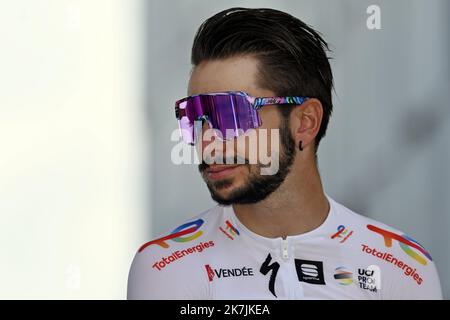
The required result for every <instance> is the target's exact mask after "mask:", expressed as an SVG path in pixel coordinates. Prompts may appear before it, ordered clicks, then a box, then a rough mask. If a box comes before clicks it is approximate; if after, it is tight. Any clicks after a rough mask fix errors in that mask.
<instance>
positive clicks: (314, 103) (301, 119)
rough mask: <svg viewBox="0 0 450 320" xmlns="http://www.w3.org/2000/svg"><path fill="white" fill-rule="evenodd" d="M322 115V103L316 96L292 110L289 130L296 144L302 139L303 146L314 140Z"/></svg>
mask: <svg viewBox="0 0 450 320" xmlns="http://www.w3.org/2000/svg"><path fill="white" fill-rule="evenodd" d="M322 117H323V107H322V103H321V102H320V101H319V100H318V99H316V98H310V99H308V100H306V101H305V102H303V103H302V104H301V105H299V106H298V107H296V108H294V110H292V113H291V130H292V136H293V137H294V140H295V144H296V145H297V146H298V144H299V143H300V141H302V146H303V148H306V147H308V146H309V145H311V144H312V143H313V142H314V138H315V137H316V136H317V133H318V132H319V129H320V124H321V123H322Z"/></svg>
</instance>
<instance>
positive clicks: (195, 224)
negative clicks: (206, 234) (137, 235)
mask: <svg viewBox="0 0 450 320" xmlns="http://www.w3.org/2000/svg"><path fill="white" fill-rule="evenodd" d="M203 223H204V221H203V220H202V219H198V220H195V221H191V222H187V223H185V224H183V225H181V226H179V227H177V228H175V229H174V230H173V231H172V232H171V233H170V234H169V235H167V236H165V237H162V238H159V239H156V240H152V241H150V242H147V243H146V244H144V245H142V247H140V248H139V251H138V252H142V251H143V250H144V249H145V248H147V247H148V246H151V245H152V244H156V245H158V246H160V247H163V248H164V249H167V248H169V244H168V243H167V242H166V241H168V240H172V241H175V242H189V241H192V240H194V239H197V238H198V237H200V236H201V235H202V234H203V231H201V230H198V229H200V227H201V226H202V224H203Z"/></svg>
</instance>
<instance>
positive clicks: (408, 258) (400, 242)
mask: <svg viewBox="0 0 450 320" xmlns="http://www.w3.org/2000/svg"><path fill="white" fill-rule="evenodd" d="M337 207H338V210H339V214H340V216H341V217H342V220H343V221H345V223H346V224H347V225H346V226H345V227H346V228H347V229H348V230H351V231H353V237H354V239H353V245H354V247H353V250H356V251H358V252H359V254H358V256H363V257H365V258H367V261H371V262H372V263H373V265H374V266H375V267H377V268H379V270H380V277H381V283H382V285H383V287H384V289H382V292H384V295H383V296H384V297H385V298H388V299H441V298H442V292H441V286H440V281H439V276H438V273H437V270H436V266H435V264H434V261H433V259H432V257H431V255H430V253H429V252H428V251H427V250H426V249H425V247H424V246H422V245H421V244H420V243H419V242H418V241H416V240H415V239H414V238H413V237H411V236H409V235H407V234H405V232H403V231H401V230H399V229H397V228H394V227H391V226H389V225H387V224H384V223H382V222H379V221H376V220H374V219H371V218H368V217H365V216H362V215H360V214H358V213H355V212H353V211H352V210H350V209H348V208H346V207H345V206H343V205H341V204H337ZM355 246H356V247H355Z"/></svg>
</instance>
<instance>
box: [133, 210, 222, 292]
mask: <svg viewBox="0 0 450 320" xmlns="http://www.w3.org/2000/svg"><path fill="white" fill-rule="evenodd" d="M221 213H222V210H221V207H219V206H215V207H213V208H211V209H209V210H207V211H204V212H202V213H200V214H198V215H196V216H194V217H192V218H190V219H188V220H186V221H184V222H182V223H180V224H179V225H178V226H176V227H174V228H171V229H169V230H168V231H166V232H164V233H162V234H160V235H159V236H157V237H156V238H154V239H152V240H151V241H148V242H146V243H144V244H143V245H141V246H140V247H139V249H138V251H137V252H136V254H135V257H134V259H133V262H132V265H131V268H130V273H129V277H128V299H177V298H180V299H197V298H204V296H205V294H207V290H208V284H207V282H205V281H204V280H205V277H204V273H203V272H202V271H203V270H202V269H201V267H202V259H201V257H202V255H204V254H207V252H209V251H211V250H214V247H215V245H216V244H215V241H214V239H213V238H212V237H213V235H214V232H215V225H216V224H218V223H220V222H219V221H220V218H221Z"/></svg>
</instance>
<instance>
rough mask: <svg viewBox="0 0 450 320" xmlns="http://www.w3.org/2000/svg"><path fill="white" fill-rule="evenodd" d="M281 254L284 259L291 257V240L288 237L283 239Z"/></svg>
mask: <svg viewBox="0 0 450 320" xmlns="http://www.w3.org/2000/svg"><path fill="white" fill-rule="evenodd" d="M281 256H282V257H283V259H286V260H287V259H289V241H288V240H287V239H281Z"/></svg>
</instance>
